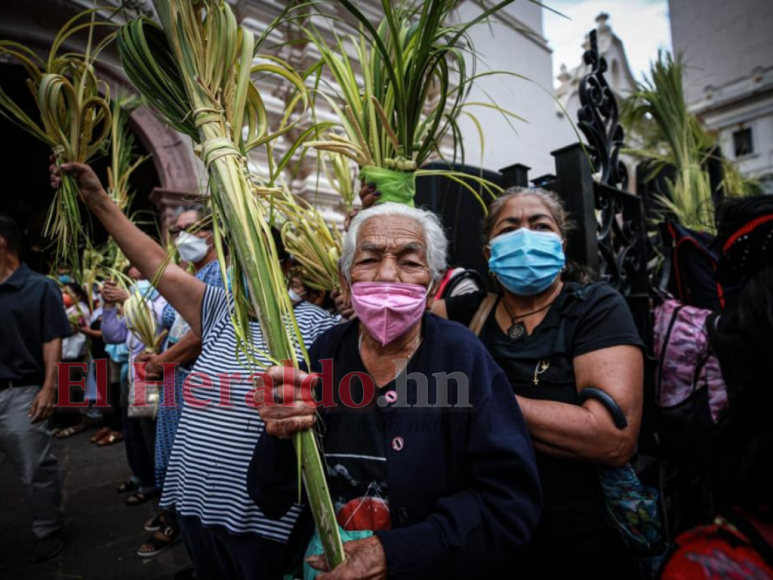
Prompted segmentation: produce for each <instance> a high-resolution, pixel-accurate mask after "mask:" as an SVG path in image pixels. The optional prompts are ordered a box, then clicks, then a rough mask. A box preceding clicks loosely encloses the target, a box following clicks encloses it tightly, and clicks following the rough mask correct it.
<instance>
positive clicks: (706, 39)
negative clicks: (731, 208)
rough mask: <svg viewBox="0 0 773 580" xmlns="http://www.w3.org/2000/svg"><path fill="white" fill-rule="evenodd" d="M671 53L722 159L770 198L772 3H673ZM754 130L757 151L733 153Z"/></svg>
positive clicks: (710, 0) (756, 0) (769, 0)
mask: <svg viewBox="0 0 773 580" xmlns="http://www.w3.org/2000/svg"><path fill="white" fill-rule="evenodd" d="M669 7H670V13H671V36H672V38H673V44H674V51H675V52H676V53H678V54H682V55H683V56H684V59H685V64H686V67H685V91H686V93H687V99H688V103H689V105H690V108H691V110H692V111H693V112H695V114H696V115H698V117H699V118H700V120H701V122H702V123H703V124H704V125H705V126H706V127H707V128H708V129H709V130H712V131H715V132H717V133H718V138H719V143H720V146H721V148H722V154H723V155H724V156H725V157H726V158H727V159H732V160H734V161H735V162H736V164H737V166H738V168H739V169H740V171H741V173H742V174H743V175H745V176H747V177H752V178H756V179H758V180H760V181H761V182H762V185H763V187H764V188H765V189H766V191H768V193H773V44H771V38H772V37H771V34H772V33H773V32H772V31H773V0H734V1H733V2H726V1H725V0H701V2H695V1H693V0H670V1H669ZM743 129H751V132H752V143H753V148H754V150H753V152H752V153H749V154H746V155H740V156H736V150H735V144H734V139H733V135H734V133H736V132H738V131H741V130H743Z"/></svg>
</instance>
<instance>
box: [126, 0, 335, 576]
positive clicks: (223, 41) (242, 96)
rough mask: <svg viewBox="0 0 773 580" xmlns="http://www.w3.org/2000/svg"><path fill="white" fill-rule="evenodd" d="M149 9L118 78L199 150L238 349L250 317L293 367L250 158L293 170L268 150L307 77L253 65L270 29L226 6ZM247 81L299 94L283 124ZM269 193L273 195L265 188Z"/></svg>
mask: <svg viewBox="0 0 773 580" xmlns="http://www.w3.org/2000/svg"><path fill="white" fill-rule="evenodd" d="M155 5H156V10H157V12H158V15H159V19H160V22H161V26H158V25H156V24H154V23H153V22H152V21H150V20H147V19H140V20H135V21H132V22H129V23H127V24H126V25H125V26H124V27H122V29H121V30H120V32H119V37H118V40H119V42H118V46H119V52H120V55H121V61H122V63H123V66H124V70H125V71H126V73H127V75H128V76H129V78H130V79H131V80H132V82H133V83H134V84H135V86H136V87H137V88H138V89H139V90H140V92H141V93H142V95H143V97H144V99H145V101H146V102H148V103H150V104H151V105H153V106H154V107H155V108H156V109H157V110H158V112H159V113H160V115H161V116H162V117H163V118H164V120H165V121H166V122H167V123H168V124H170V125H171V126H172V127H174V128H175V129H177V130H178V131H180V132H182V133H185V134H187V135H190V136H191V137H192V138H193V140H194V142H195V143H196V144H197V146H196V148H197V151H198V153H199V154H200V156H201V158H202V160H203V161H204V164H205V166H206V168H207V171H208V173H209V177H210V183H209V187H210V191H211V197H212V209H213V214H214V219H213V227H214V229H215V234H216V235H215V240H216V247H217V249H218V255H219V257H220V258H221V261H220V263H221V265H223V267H225V263H226V262H225V259H224V258H225V254H224V251H223V243H222V237H223V236H225V237H226V238H227V240H228V243H229V246H230V248H231V250H232V252H233V257H234V260H233V272H232V275H231V279H232V280H233V282H234V283H233V288H234V290H233V294H234V302H235V308H234V314H235V318H236V321H235V322H236V324H235V326H236V329H237V333H238V334H239V335H240V342H242V344H243V343H244V342H248V337H250V336H251V333H250V331H249V318H248V311H249V310H250V308H251V309H252V310H253V311H254V312H255V314H256V315H257V317H258V320H259V322H260V326H261V329H262V332H263V337H264V339H265V341H266V343H267V345H268V349H269V352H270V356H271V357H272V358H273V360H279V361H291V362H292V364H293V365H297V363H298V356H297V354H296V345H300V346H301V349H302V350H303V353H304V356H306V357H307V355H306V354H305V349H303V346H302V339H301V337H300V331H299V329H298V325H297V323H296V322H295V318H294V316H293V310H292V305H291V303H290V300H289V296H288V294H287V291H286V286H285V282H284V277H283V275H282V272H281V269H280V266H279V260H278V257H277V251H276V247H275V246H274V242H273V237H272V234H271V229H270V225H269V222H268V213H267V209H266V207H265V206H264V205H263V204H262V202H261V201H260V199H259V196H257V195H255V194H256V188H255V187H254V186H253V184H252V182H251V179H250V175H249V169H248V164H247V157H246V156H247V153H248V152H249V151H250V150H252V149H254V148H256V147H259V146H262V145H265V146H266V147H267V149H268V150H269V155H268V158H269V173H270V175H271V176H272V179H273V176H276V175H278V172H279V171H280V170H281V169H282V168H283V165H284V164H286V163H287V162H289V157H287V156H285V158H283V159H282V161H280V162H279V163H278V164H276V165H275V164H273V163H272V162H271V159H272V155H271V151H270V144H271V141H272V140H273V139H274V138H275V137H277V136H278V135H279V134H283V133H286V132H287V131H289V130H290V129H292V127H293V126H294V125H295V123H297V120H298V119H300V118H301V116H302V114H301V115H297V116H296V120H294V121H289V119H290V117H291V113H292V112H293V110H294V109H295V108H296V106H301V107H302V108H303V109H304V111H305V110H306V108H307V107H308V104H309V98H308V92H307V90H306V88H305V86H304V81H303V78H301V77H300V76H299V75H298V74H296V73H295V72H294V71H292V69H291V68H290V67H289V66H287V65H286V63H283V62H282V61H280V60H279V59H276V58H273V59H268V62H261V63H260V64H257V65H253V63H252V61H253V57H254V55H255V54H256V52H257V49H258V47H259V46H260V44H261V42H262V39H264V38H265V37H266V36H267V35H268V34H269V33H270V32H271V30H272V29H273V27H274V26H270V27H269V28H268V29H267V30H266V32H264V33H263V35H262V36H261V37H260V39H259V40H258V42H257V43H256V41H255V38H254V37H253V35H252V33H251V32H250V31H249V30H246V29H243V28H241V27H239V26H238V25H237V23H236V19H235V17H234V15H233V13H232V12H231V8H230V6H229V5H228V4H227V3H226V2H225V1H223V0H198V1H191V0H156V2H155ZM253 74H261V75H275V76H278V77H280V78H281V79H283V80H285V81H287V82H288V83H289V84H290V86H291V87H294V89H295V94H294V96H293V97H292V98H291V99H290V101H289V105H288V112H287V114H286V115H285V116H284V118H283V120H282V125H281V126H280V127H279V128H277V129H276V130H275V131H273V132H272V131H270V130H269V127H268V114H267V111H266V108H265V106H264V103H263V100H262V98H261V96H260V93H259V92H258V90H257V88H256V87H255V86H254V85H253V83H252V82H251V75H253ZM291 150H294V148H291ZM266 189H267V190H272V189H274V188H273V182H272V180H271V179H270V180H269V183H268V184H267V187H266ZM224 274H225V272H224ZM225 275H227V274H225ZM250 360H253V361H254V363H258V362H259V361H257V360H255V359H250ZM293 442H294V444H295V447H296V451H297V453H298V455H299V458H300V461H299V464H300V466H301V470H302V474H303V481H304V483H305V487H306V491H307V495H308V499H309V505H310V507H311V510H312V513H313V515H314V519H315V522H316V524H317V529H318V532H319V534H320V537H321V539H322V542H323V546H324V548H325V555H326V557H327V560H328V563H329V564H330V566H331V567H335V566H337V565H338V564H339V563H340V562H341V561H343V557H344V555H343V546H342V543H341V539H340V535H339V533H338V528H337V527H336V521H335V512H334V510H333V504H332V501H331V499H330V493H329V491H328V488H327V481H326V479H325V472H324V469H323V466H322V462H321V458H320V454H319V449H318V447H317V442H316V438H315V435H314V434H313V433H312V432H309V431H307V432H303V433H300V434H297V435H296V436H295V437H294V438H293ZM299 477H300V474H299Z"/></svg>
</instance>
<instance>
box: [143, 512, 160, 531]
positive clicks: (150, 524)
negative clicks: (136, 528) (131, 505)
mask: <svg viewBox="0 0 773 580" xmlns="http://www.w3.org/2000/svg"><path fill="white" fill-rule="evenodd" d="M142 527H143V528H145V531H146V532H157V531H158V530H160V529H161V528H163V527H164V514H158V515H157V516H153V517H152V518H150V519H149V520H145V524H144V525H143V526H142Z"/></svg>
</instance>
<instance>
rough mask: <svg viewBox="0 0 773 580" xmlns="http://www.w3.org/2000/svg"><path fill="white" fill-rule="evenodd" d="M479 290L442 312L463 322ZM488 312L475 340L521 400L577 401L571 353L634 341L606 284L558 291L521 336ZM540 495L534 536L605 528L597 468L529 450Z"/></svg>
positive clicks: (570, 535) (621, 304) (560, 536)
mask: <svg viewBox="0 0 773 580" xmlns="http://www.w3.org/2000/svg"><path fill="white" fill-rule="evenodd" d="M485 296H486V295H485V293H482V292H481V293H476V294H469V295H462V296H457V297H454V298H449V299H447V300H446V309H447V311H448V317H449V318H450V319H451V320H455V321H457V322H460V323H462V324H466V325H469V324H470V322H471V321H472V318H473V316H474V315H475V312H476V311H477V310H478V307H479V306H480V303H481V302H482V300H483V298H485ZM495 313H496V308H495V309H493V310H492V311H491V314H490V315H489V317H488V319H487V320H486V322H485V324H484V325H483V328H482V330H481V333H480V339H481V341H482V342H483V344H485V345H486V348H487V349H488V350H489V352H490V353H491V355H492V356H493V357H494V360H495V361H496V362H497V363H498V364H499V366H500V367H502V369H503V370H504V371H505V374H506V375H507V378H508V380H509V381H510V384H511V385H512V387H513V392H514V393H515V394H517V395H520V396H522V397H526V398H531V399H540V400H548V401H558V402H562V403H568V404H579V400H578V393H577V387H576V380H575V376H574V367H573V359H574V357H577V356H580V355H583V354H587V353H589V352H593V351H595V350H600V349H603V348H607V347H611V346H618V345H626V344H627V345H635V346H642V341H641V339H640V338H639V334H638V332H637V330H636V325H635V324H634V321H633V317H632V316H631V312H630V310H629V309H628V306H627V305H626V303H625V300H624V299H623V297H622V296H620V294H619V293H618V292H617V291H616V290H614V289H613V288H612V287H611V286H609V285H607V284H592V285H589V286H583V285H580V284H577V283H573V282H567V283H565V284H564V288H563V290H562V291H561V294H560V295H559V296H558V298H557V299H556V301H555V302H554V303H553V305H552V306H551V308H550V310H549V311H548V313H547V315H546V316H545V318H544V319H543V321H542V322H541V323H540V324H539V325H538V326H537V327H536V328H534V331H533V332H532V334H531V335H529V336H526V335H524V336H522V337H521V338H519V339H511V338H510V337H509V336H508V335H507V334H506V333H505V332H503V331H502V329H501V328H500V327H499V325H498V324H497V321H496V315H495ZM536 457H537V465H538V468H539V473H540V481H541V483H542V487H543V491H544V494H545V504H544V509H543V517H542V520H541V522H540V527H539V529H538V531H537V534H536V535H535V541H537V538H538V537H539V538H540V539H542V540H545V539H546V538H548V539H550V540H568V539H575V538H581V537H583V536H587V535H588V534H594V533H600V532H602V531H605V530H606V524H605V522H604V511H603V510H604V506H603V496H602V495H601V489H600V486H599V484H598V471H597V467H596V466H594V465H591V464H589V463H582V462H580V461H574V460H570V459H561V458H557V457H552V456H549V455H546V454H544V453H540V452H536Z"/></svg>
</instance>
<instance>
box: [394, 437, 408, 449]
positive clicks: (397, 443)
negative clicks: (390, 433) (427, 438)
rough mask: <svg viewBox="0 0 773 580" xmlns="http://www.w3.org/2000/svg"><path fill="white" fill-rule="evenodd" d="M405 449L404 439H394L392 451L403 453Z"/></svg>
mask: <svg viewBox="0 0 773 580" xmlns="http://www.w3.org/2000/svg"><path fill="white" fill-rule="evenodd" d="M404 447H405V441H403V438H402V437H395V438H394V439H392V449H394V450H395V451H402V450H403V448H404Z"/></svg>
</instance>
